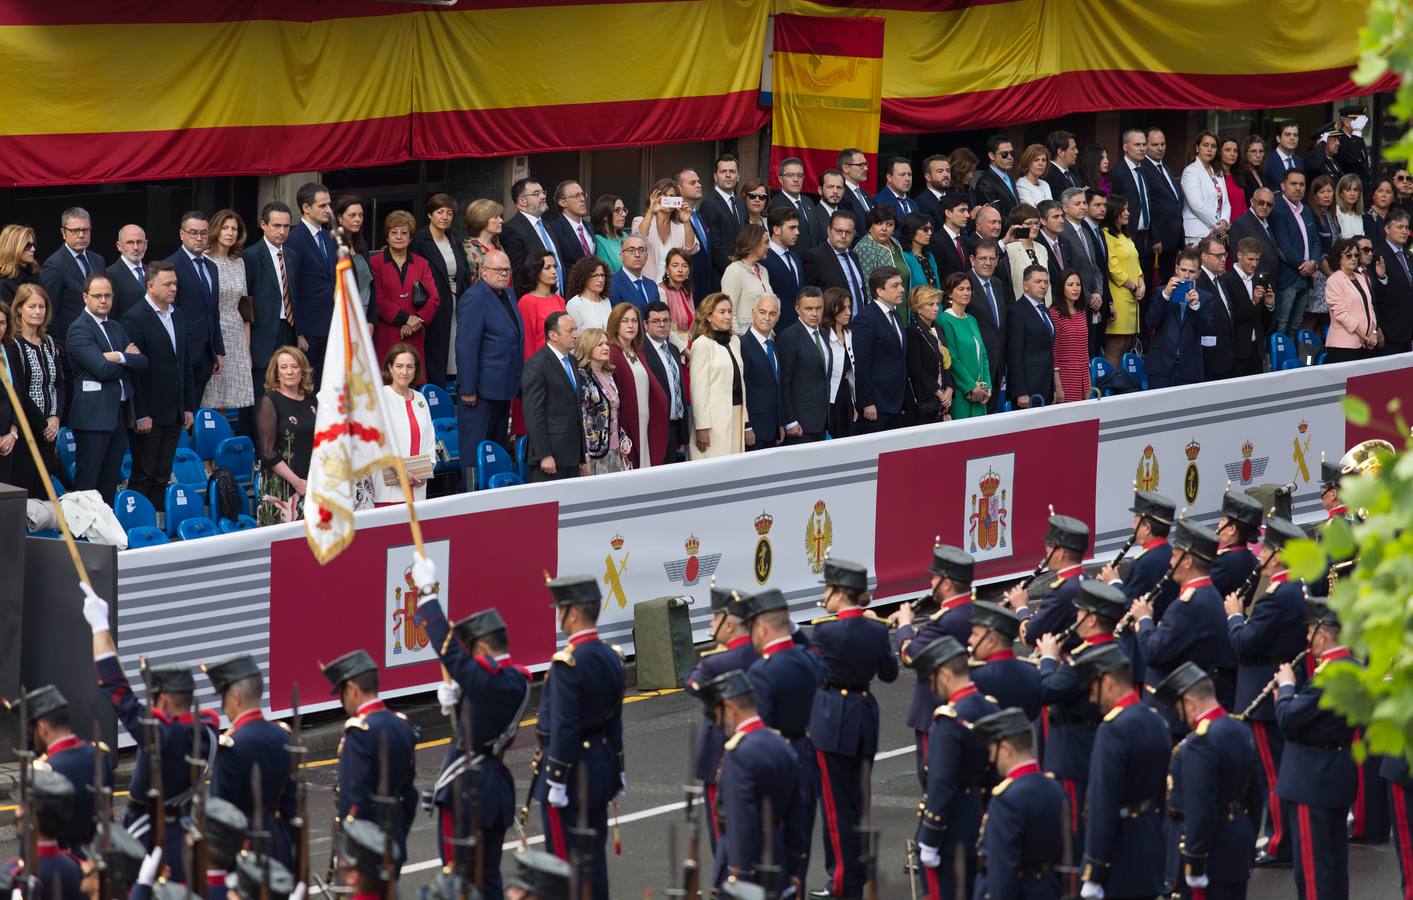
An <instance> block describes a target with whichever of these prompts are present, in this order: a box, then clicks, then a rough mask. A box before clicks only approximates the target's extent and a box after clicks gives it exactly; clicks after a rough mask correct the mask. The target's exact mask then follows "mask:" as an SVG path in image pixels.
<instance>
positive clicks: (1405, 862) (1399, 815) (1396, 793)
mask: <svg viewBox="0 0 1413 900" xmlns="http://www.w3.org/2000/svg"><path fill="white" fill-rule="evenodd" d="M1389 788H1390V793H1391V794H1392V795H1393V831H1394V834H1395V835H1397V836H1398V871H1399V874H1401V875H1402V876H1403V900H1413V837H1411V836H1410V835H1409V833H1408V831H1409V829H1408V802H1407V800H1406V798H1405V797H1404V794H1403V788H1402V787H1400V786H1399V785H1397V784H1393V783H1390V784H1389Z"/></svg>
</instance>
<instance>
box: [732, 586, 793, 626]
mask: <svg viewBox="0 0 1413 900" xmlns="http://www.w3.org/2000/svg"><path fill="white" fill-rule="evenodd" d="M789 608H790V604H789V602H788V601H786V599H785V595H784V594H782V593H780V589H779V588H766V589H765V590H763V591H756V592H755V593H754V594H751V595H750V596H749V597H746V598H745V599H743V600H742V601H741V612H740V613H739V615H740V617H741V618H742V619H745V620H747V621H750V620H751V619H754V618H755V617H756V616H759V615H762V614H764V613H768V612H775V611H776V610H779V609H784V610H788V609H789Z"/></svg>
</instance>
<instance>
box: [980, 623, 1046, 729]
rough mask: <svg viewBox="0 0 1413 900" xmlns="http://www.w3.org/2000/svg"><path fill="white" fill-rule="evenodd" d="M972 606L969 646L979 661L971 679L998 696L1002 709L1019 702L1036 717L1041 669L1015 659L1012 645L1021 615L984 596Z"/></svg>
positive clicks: (1032, 718)
mask: <svg viewBox="0 0 1413 900" xmlns="http://www.w3.org/2000/svg"><path fill="white" fill-rule="evenodd" d="M972 607H973V608H972V611H971V636H970V638H969V639H968V641H967V644H966V646H967V648H968V649H969V651H970V653H971V658H972V659H974V660H976V661H977V662H979V663H980V665H979V666H977V667H976V668H974V669H973V670H972V673H971V680H972V681H975V682H976V686H977V687H978V688H979V689H980V690H981V692H982V693H983V694H989V695H991V696H992V697H995V698H996V703H997V705H998V706H1000V707H1001V708H1002V709H1004V708H1006V707H1008V706H1018V707H1020V708H1021V709H1023V710H1025V714H1026V715H1027V716H1030V719H1031V721H1035V719H1036V718H1038V717H1039V715H1040V670H1039V669H1038V668H1036V667H1035V666H1032V665H1030V664H1029V663H1027V662H1023V661H1022V660H1019V659H1016V651H1015V650H1014V649H1013V648H1014V647H1015V644H1016V639H1017V638H1018V637H1019V636H1020V619H1019V618H1018V617H1017V616H1016V614H1015V613H1013V612H1011V611H1010V610H1009V609H1003V608H1002V607H1000V606H997V605H996V604H994V603H987V602H986V601H984V600H978V601H977V602H976V603H974V604H972Z"/></svg>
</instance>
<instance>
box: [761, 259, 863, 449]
mask: <svg viewBox="0 0 1413 900" xmlns="http://www.w3.org/2000/svg"><path fill="white" fill-rule="evenodd" d="M772 283H773V282H772ZM795 313H796V320H795V322H794V323H793V324H792V325H790V326H789V327H788V328H785V329H783V330H777V337H776V341H775V349H776V357H777V358H778V359H779V360H780V420H781V421H782V422H783V423H784V427H785V443H786V444H806V443H810V442H812V441H822V440H824V432H825V429H826V428H827V427H828V425H829V386H830V384H831V380H830V379H831V374H832V373H833V371H834V365H835V360H834V348H833V347H831V346H830V344H829V337H828V336H827V335H826V334H825V333H824V332H823V331H821V330H820V323H821V321H822V320H823V319H824V294H823V292H821V291H820V289H819V288H817V287H805V288H802V289H801V290H800V293H799V296H797V297H796V298H795ZM742 353H743V354H744V351H742ZM843 364H844V363H843V360H839V361H838V365H841V366H842V365H843Z"/></svg>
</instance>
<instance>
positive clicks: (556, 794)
mask: <svg viewBox="0 0 1413 900" xmlns="http://www.w3.org/2000/svg"><path fill="white" fill-rule="evenodd" d="M545 799H546V800H548V801H549V805H550V806H554V807H558V808H559V809H563V808H564V807H566V806H568V805H569V791H567V790H565V788H564V785H562V784H560V783H559V782H557V781H551V782H550V783H549V796H548V797H546V798H545Z"/></svg>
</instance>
